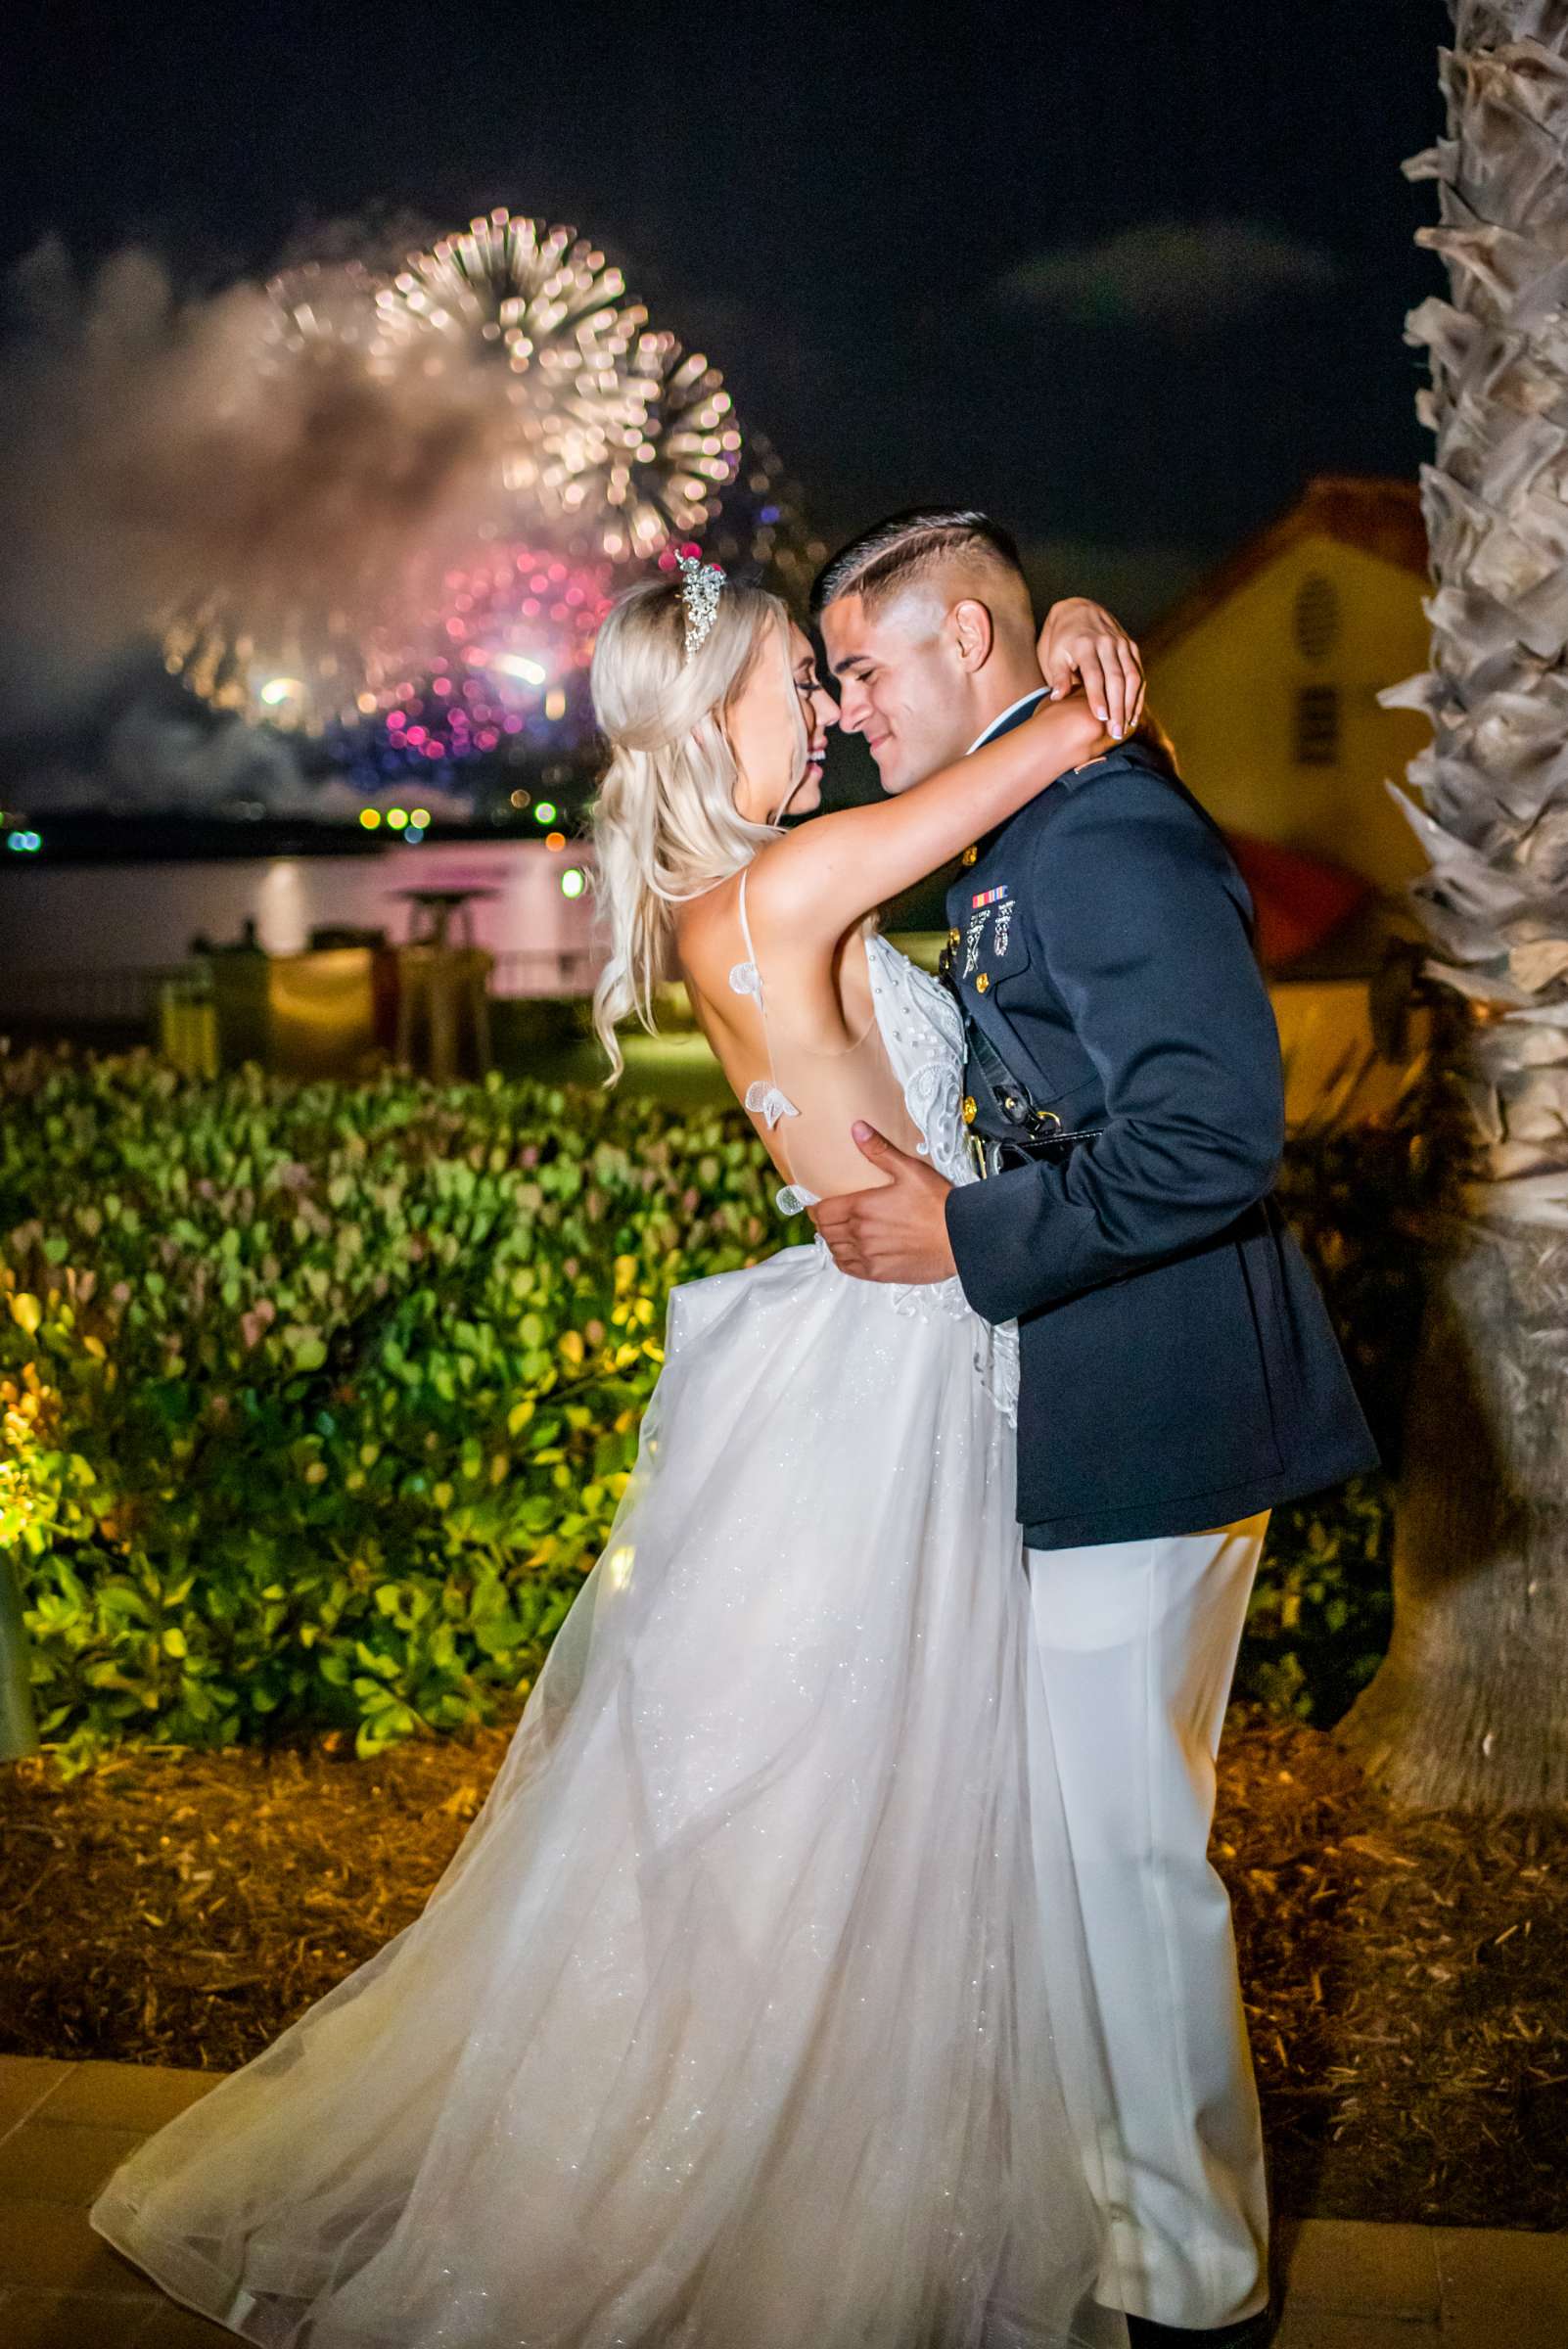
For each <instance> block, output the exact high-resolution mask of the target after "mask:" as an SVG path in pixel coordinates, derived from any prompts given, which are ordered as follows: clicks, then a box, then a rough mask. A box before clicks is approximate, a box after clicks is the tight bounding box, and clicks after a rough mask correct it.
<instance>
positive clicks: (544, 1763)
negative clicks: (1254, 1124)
mask: <svg viewBox="0 0 1568 2349" xmlns="http://www.w3.org/2000/svg"><path fill="white" fill-rule="evenodd" d="M742 913H743V916H744V899H742ZM748 946H749V940H748ZM866 950H867V955H868V960H869V967H870V975H871V990H872V999H873V1001H874V1003H875V1006H876V1022H875V1026H876V1031H877V1039H878V1040H877V1041H876V1043H875V1050H876V1053H877V1056H878V1059H879V1061H880V1062H881V1064H882V1068H883V1073H884V1075H886V1074H888V1073H889V1072H890V1071H891V1073H892V1074H893V1076H895V1077H896V1079H897V1081H898V1083H899V1087H900V1089H901V1096H902V1100H903V1102H904V1103H905V1104H906V1105H907V1111H908V1115H909V1117H910V1119H912V1121H913V1123H914V1125H915V1127H916V1128H918V1129H919V1132H920V1133H921V1135H922V1136H923V1144H922V1146H923V1147H924V1148H925V1149H927V1150H928V1151H929V1153H930V1156H931V1158H932V1160H933V1162H934V1163H935V1165H936V1166H937V1167H938V1168H939V1169H940V1171H941V1172H942V1173H943V1174H945V1175H947V1176H949V1177H950V1178H951V1179H952V1180H954V1181H958V1182H961V1181H964V1180H966V1179H968V1178H969V1173H970V1170H969V1166H968V1162H967V1155H966V1153H965V1151H964V1149H963V1147H962V1141H961V1134H962V1128H961V1125H960V1122H959V1115H958V1094H959V1082H960V1075H961V1068H962V1042H961V1034H960V1028H959V1021H958V1016H957V1012H956V1009H955V1007H954V1006H953V1005H952V1003H951V1002H950V1000H949V998H948V997H947V995H946V994H945V991H944V990H942V989H941V988H940V987H938V986H937V985H936V983H935V982H933V981H932V980H930V979H928V978H927V977H926V976H925V974H924V973H922V972H920V971H918V970H916V969H915V968H913V966H911V965H910V964H909V963H908V962H906V961H905V960H904V959H903V957H902V956H900V955H899V954H898V953H896V952H895V951H894V949H893V948H891V947H890V946H888V945H887V944H886V943H885V942H884V941H882V940H881V939H878V938H871V939H869V940H868V941H867V947H866ZM732 984H734V985H736V986H737V988H738V990H741V991H748V992H752V993H754V994H756V995H757V997H758V999H759V1003H761V982H760V979H759V977H758V973H757V970H756V964H755V958H754V957H752V956H751V955H750V953H748V959H747V961H746V962H744V963H740V964H737V966H736V973H735V974H734V977H733V980H732ZM770 1073H771V1074H772V1075H773V1078H774V1086H773V1094H774V1098H773V1100H772V1102H771V1108H772V1111H773V1115H774V1116H788V1117H789V1118H790V1119H791V1120H792V1121H793V1120H794V1119H795V1118H796V1116H797V1111H796V1108H795V1105H794V1103H793V1102H791V1101H790V1100H789V1099H787V1098H786V1097H785V1096H784V1095H783V1093H782V1089H781V1088H780V1087H779V1086H778V1083H777V1072H776V1070H771V1069H770ZM756 1089H757V1088H755V1087H754V1088H753V1090H754V1092H755V1091H756ZM768 1122H769V1124H770V1125H771V1123H772V1122H773V1119H772V1117H770V1118H769V1120H768ZM788 1163H789V1164H790V1166H791V1167H792V1169H798V1167H799V1165H800V1160H799V1159H797V1158H796V1157H794V1156H792V1157H791V1158H790V1160H789V1162H788ZM781 1198H782V1199H783V1201H784V1204H785V1205H786V1206H790V1205H793V1204H795V1201H794V1200H793V1199H792V1198H791V1196H790V1194H789V1192H785V1193H783V1194H781ZM1016 1382H1017V1349H1016V1333H1015V1332H1014V1331H1012V1330H1011V1329H999V1330H992V1328H991V1327H990V1326H988V1325H987V1324H986V1323H984V1322H983V1321H981V1320H980V1319H979V1318H978V1316H976V1315H975V1314H974V1313H972V1312H971V1311H970V1309H969V1308H968V1306H967V1305H966V1304H965V1302H964V1299H963V1296H962V1293H961V1291H960V1290H959V1288H958V1284H957V1282H956V1281H948V1282H946V1283H944V1284H941V1285H938V1286H933V1287H927V1288H922V1289H909V1290H898V1289H894V1288H890V1287H886V1286H877V1285H874V1284H871V1283H868V1282H863V1281H856V1280H853V1279H851V1278H849V1277H847V1276H846V1275H845V1274H843V1273H841V1272H840V1271H839V1270H838V1268H837V1267H835V1265H834V1264H833V1261H832V1259H831V1258H830V1257H829V1255H828V1253H827V1251H826V1248H825V1246H824V1244H823V1243H822V1242H821V1241H820V1240H818V1241H816V1242H815V1243H814V1244H812V1245H808V1246H805V1247H791V1248H786V1249H784V1250H782V1251H781V1252H780V1253H779V1254H777V1255H775V1256H773V1257H770V1258H769V1259H768V1260H767V1261H766V1262H765V1263H762V1264H760V1265H758V1266H756V1267H751V1268H748V1269H745V1270H741V1271H735V1272H726V1273H720V1274H718V1275H716V1276H715V1277H714V1278H711V1279H708V1280H700V1281H693V1282H689V1283H687V1284H686V1285H684V1286H683V1287H680V1288H677V1289H676V1290H675V1291H674V1293H673V1295H672V1296H671V1298H670V1302H669V1328H668V1351H667V1359H666V1362H665V1365H664V1368H663V1371H662V1374H661V1376H660V1380H659V1384H658V1387H657V1390H656V1392H655V1395H654V1397H653V1400H652V1403H651V1404H650V1406H649V1409H648V1412H647V1414H646V1418H645V1421H644V1425H643V1432H642V1441H641V1447H640V1451H639V1454H638V1460H637V1465H636V1468H635V1471H634V1473H633V1476H632V1478H631V1481H630V1484H629V1486H628V1489H627V1492H626V1494H625V1497H624V1499H623V1503H622V1507H621V1509H620V1512H619V1514H618V1516H617V1520H616V1523H615V1526H614V1529H613V1531H612V1534H611V1538H610V1541H609V1543H608V1545H607V1547H606V1549H605V1551H604V1553H603V1555H602V1556H601V1557H600V1559H599V1560H598V1563H597V1564H596V1565H595V1566H594V1568H593V1570H592V1572H591V1573H590V1574H589V1575H588V1577H587V1579H586V1581H585V1582H584V1584H583V1586H582V1589H581V1590H580V1592H579V1593H578V1596H577V1598H576V1602H575V1604H574V1606H573V1608H572V1611H571V1613H570V1614H569V1615H568V1617H567V1619H566V1621H565V1623H564V1624H563V1625H562V1627H561V1630H560V1632H559V1633H558V1635H557V1636H556V1639H555V1642H554V1645H553V1646H552V1648H551V1650H550V1652H549V1655H548V1657H547V1659H546V1661H545V1665H544V1668H543V1670H542V1671H541V1673H540V1675H539V1678H538V1681H537V1682H536V1684H535V1686H534V1688H533V1690H532V1692H531V1694H530V1699H529V1702H528V1706H527V1709H526V1710H525V1712H524V1714H523V1717H522V1720H521V1722H520V1723H519V1726H518V1728H517V1731H516V1734H515V1736H514V1738H513V1741H512V1743H511V1745H510V1747H509V1749H508V1751H507V1754H506V1757H505V1760H504V1762H503V1763H502V1766H501V1769H500V1772H499V1773H498V1774H497V1776H496V1778H495V1780H494V1783H493V1785H492V1787H491V1789H490V1792H489V1794H488V1796H487V1798H486V1800H485V1803H484V1807H483V1809H482V1810H481V1812H480V1814H479V1816H478V1818H477V1819H476V1820H475V1822H474V1824H473V1826H472V1828H471V1829H470V1831H469V1833H468V1836H467V1837H466V1839H465V1841H464V1842H463V1844H462V1846H461V1848H460V1849H459V1850H458V1852H457V1853H456V1855H455V1856H454V1858H453V1859H452V1861H451V1863H450V1864H449V1865H448V1867H447V1869H446V1871H445V1873H444V1875H443V1876H442V1877H441V1878H440V1881H439V1882H438V1885H437V1887H436V1889H435V1891H434V1893H433V1894H432V1895H431V1898H430V1902H429V1904H428V1906H427V1907H426V1909H425V1911H423V1913H422V1914H421V1915H420V1916H419V1917H418V1918H417V1919H416V1920H415V1922H414V1923H413V1924H411V1925H409V1926H408V1927H406V1928H405V1930H404V1931H402V1932H401V1933H399V1934H398V1935H397V1936H396V1937H395V1939H393V1940H392V1941H391V1942H389V1943H388V1944H387V1946H386V1947H385V1948H384V1949H382V1950H381V1951H379V1952H378V1953H377V1955H376V1956H375V1957H372V1958H371V1959H369V1960H368V1962H367V1963H365V1964H364V1965H362V1966H360V1967H359V1969H358V1970H357V1972H355V1973H353V1974H351V1975H349V1976H348V1978H347V1979H346V1981H344V1982H342V1983H340V1984H339V1986H338V1987H337V1988H336V1989H335V1990H333V1991H332V1992H330V1993H329V1994H328V1995H327V1996H326V1997H325V1998H323V1999H322V2000H321V2001H320V2002H319V2003H318V2004H316V2005H314V2006H313V2007H311V2008H310V2009H309V2010H308V2011H307V2012H306V2013H305V2014H303V2015H301V2016H300V2019H299V2021H298V2022H296V2023H294V2024H293V2025H291V2026H290V2028H289V2029H288V2030H286V2031H285V2032H284V2033H283V2034H282V2035H281V2037H280V2038H278V2039H277V2040H276V2041H275V2042H274V2043H273V2045H272V2046H271V2047H270V2048H268V2049H267V2050H265V2052H264V2053H262V2054H260V2055H258V2056H257V2057H256V2058H255V2059H254V2061H253V2062H251V2063H249V2064H247V2065H246V2066H245V2067H244V2069H243V2070H241V2071H239V2072H237V2073H235V2074H233V2075H232V2076H231V2077H230V2078H228V2079H226V2080H224V2081H222V2082H220V2083H219V2085H218V2086H217V2087H216V2088H215V2089H214V2090H213V2091H212V2092H211V2093H210V2094H209V2095H208V2096H206V2097H204V2098H203V2099H202V2100H201V2101H200V2102H199V2103H197V2104H195V2105H193V2106H192V2107H191V2108H190V2109H189V2110H187V2111H185V2112H183V2113H181V2114H180V2115H179V2116H178V2118H176V2119H175V2120H173V2121H171V2122H170V2123H168V2124H167V2126H165V2127H164V2128H162V2129H161V2130H160V2131H159V2132H158V2133H157V2135H156V2136H154V2137H153V2138H151V2139H150V2140H149V2141H148V2142H146V2143H145V2144H144V2145H142V2146H141V2147H140V2148H139V2149H138V2150H137V2151H136V2152H134V2153H133V2154H132V2155H130V2156H129V2158H128V2159H127V2160H126V2161H125V2162H123V2163H122V2164H121V2166H120V2167H119V2169H118V2170H117V2171H116V2172H115V2175H114V2176H113V2177H112V2179H111V2180H110V2181H109V2183H108V2185H107V2186H106V2187H105V2188H104V2189H103V2191H102V2192H101V2194H100V2195H99V2197H98V2200H97V2201H96V2202H95V2203H94V2205H93V2207H92V2211H91V2221H92V2225H93V2227H94V2228H95V2229H96V2230H97V2232H98V2233H99V2234H101V2235H103V2236H105V2237H106V2238H107V2239H108V2240H109V2241H110V2242H112V2243H114V2244H115V2245H116V2246H117V2247H118V2248H119V2249H120V2250H121V2251H123V2252H124V2253H125V2254H126V2255H127V2257H129V2258H130V2259H132V2260H134V2261H135V2262H136V2263H137V2264H138V2265H139V2266H140V2267H142V2268H144V2269H145V2270H146V2271H147V2272H148V2273H149V2274H150V2275H151V2276H153V2277H154V2278H156V2279H157V2280H158V2281H159V2282H160V2283H161V2284H162V2285H163V2286H164V2287H165V2288H166V2290H167V2291H168V2292H169V2293H171V2294H172V2295H173V2296H174V2297H176V2298H177V2299H179V2300H182V2301H185V2302H187V2303H189V2305H190V2306H191V2307H193V2308H195V2309H198V2310H201V2311H203V2312H204V2313H205V2314H206V2315H208V2316H209V2317H211V2318H213V2319H215V2320H216V2321H217V2322H218V2323H219V2324H221V2325H224V2326H228V2327H229V2328H230V2329H231V2330H233V2331H234V2332H235V2333H237V2334H239V2335H240V2336H241V2337H243V2338H244V2339H246V2340H248V2341H252V2342H254V2343H257V2344H260V2345H261V2349H656V2345H657V2349H1067V2345H1068V2344H1074V2345H1084V2349H1125V2343H1126V2340H1127V2330H1126V2323H1125V2320H1124V2319H1123V2317H1122V2316H1121V2315H1120V2314H1113V2313H1111V2312H1110V2311H1109V2310H1107V2309H1105V2308H1103V2307H1101V2306H1099V2305H1098V2304H1097V2302H1096V2300H1095V2297H1094V2295H1095V2294H1096V2293H1098V2294H1099V2295H1101V2297H1114V2296H1115V2295H1114V2290H1113V2289H1110V2288H1108V2286H1107V2283H1106V2275H1105V2266H1104V2263H1105V2262H1106V2259H1107V2256H1108V2255H1107V2253H1106V2250H1105V2245H1104V2240H1103V2235H1102V2229H1101V2223H1100V2220H1099V2218H1098V2216H1097V2215H1096V2208H1095V2204H1094V2201H1093V2199H1092V2197H1091V2194H1090V2190H1089V2186H1088V2183H1087V2181H1086V2179H1085V2177H1084V2167H1083V2155H1082V2153H1081V2150H1080V2147H1079V2143H1078V2142H1077V2141H1076V2139H1075V2135H1074V2132H1073V2130H1072V2128H1071V2126H1070V2123H1069V2119H1068V2115H1067V2112H1066V2110H1065V2108H1064V2104H1063V2095H1062V2088H1061V2084H1060V2081H1059V2077H1058V2069H1057V2061H1056V2055H1055V2046H1054V2036H1055V2034H1057V2033H1061V2032H1064V2031H1067V2030H1073V2031H1075V2032H1076V2031H1079V2030H1084V2029H1088V2028H1089V2027H1090V2026H1089V2023H1088V2020H1087V2018H1086V2017H1085V2016H1084V2014H1083V2012H1082V2009H1081V2006H1080V2000H1081V1997H1082V1987H1081V1986H1082V1980H1083V1975H1082V1971H1081V1962H1080V1958H1079V1955H1078V1939H1077V1936H1078V1925H1077V1911H1076V1903H1075V1900H1074V1894H1073V1887H1072V1878H1071V1870H1070V1864H1069V1862H1068V1859H1067V1853H1066V1840H1065V1835H1064V1832H1063V1827H1062V1822H1061V1819H1060V1816H1059V1814H1058V1813H1057V1812H1056V1810H1055V1807H1054V1804H1050V1803H1046V1804H1044V1805H1043V1806H1042V1803H1041V1798H1040V1785H1041V1773H1040V1770H1039V1767H1038V1763H1037V1765H1036V1768H1035V1771H1034V1773H1033V1784H1032V1781H1031V1773H1029V1771H1028V1769H1027V1768H1026V1748H1027V1742H1028V1737H1029V1733H1030V1723H1031V1720H1032V1719H1033V1720H1035V1722H1036V1731H1035V1734H1036V1735H1037V1737H1038V1735H1039V1733H1040V1732H1039V1724H1038V1708H1040V1707H1042V1706H1043V1703H1044V1693H1043V1685H1042V1683H1041V1682H1040V1681H1039V1678H1038V1662H1037V1660H1036V1657H1035V1651H1034V1646H1033V1642H1032V1637H1031V1634H1030V1624H1029V1612H1028V1609H1029V1597H1028V1589H1027V1584H1026V1581H1025V1577H1024V1569H1023V1559H1022V1551H1021V1547H1020V1535H1019V1530H1018V1527H1017V1525H1016V1523H1015V1522H1014V1515H1013V1490H1014V1488H1013V1445H1014V1433H1013V1426H1012V1409H1013V1402H1014V1399H1015V1398H1016ZM1046 1742H1047V1743H1048V1732H1047V1737H1046ZM1037 1750H1042V1749H1040V1748H1037ZM1042 1807H1043V1809H1044V1810H1045V1812H1046V1813H1047V1816H1043V1817H1042V1816H1041V1811H1042ZM1042 1870H1043V1871H1044V1876H1043V1883H1042V1882H1041V1872H1040V1871H1042ZM1058 1896H1059V1897H1058ZM1042 1906H1043V1908H1044V1910H1045V1911H1046V1913H1047V1914H1055V1915H1057V1916H1059V1918H1060V1932H1059V1934H1056V1935H1055V1936H1053V1939H1052V1946H1051V1947H1043V1946H1042V1936H1041V1909H1042Z"/></svg>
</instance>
